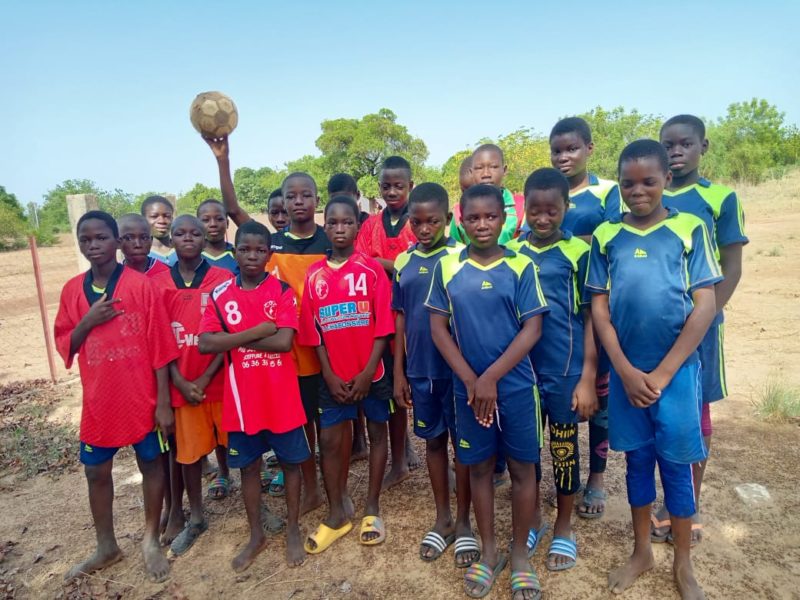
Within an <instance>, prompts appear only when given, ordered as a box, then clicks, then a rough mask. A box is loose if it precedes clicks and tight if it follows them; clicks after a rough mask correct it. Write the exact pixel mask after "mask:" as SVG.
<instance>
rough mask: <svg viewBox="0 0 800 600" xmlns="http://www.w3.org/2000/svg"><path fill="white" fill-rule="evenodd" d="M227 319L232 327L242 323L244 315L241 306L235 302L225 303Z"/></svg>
mask: <svg viewBox="0 0 800 600" xmlns="http://www.w3.org/2000/svg"><path fill="white" fill-rule="evenodd" d="M225 317H226V320H227V321H228V323H230V324H231V325H238V324H239V323H241V322H242V313H240V312H239V305H238V304H237V303H236V302H234V301H233V300H231V301H230V302H226V303H225Z"/></svg>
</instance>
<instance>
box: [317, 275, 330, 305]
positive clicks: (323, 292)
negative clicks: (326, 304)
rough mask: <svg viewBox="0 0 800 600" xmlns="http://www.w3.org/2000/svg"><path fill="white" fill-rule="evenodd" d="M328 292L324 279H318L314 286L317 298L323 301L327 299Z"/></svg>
mask: <svg viewBox="0 0 800 600" xmlns="http://www.w3.org/2000/svg"><path fill="white" fill-rule="evenodd" d="M328 290H329V288H328V282H327V281H325V280H324V279H318V280H317V283H316V285H315V286H314V292H315V293H316V294H317V298H319V299H320V300H325V298H327V297H328Z"/></svg>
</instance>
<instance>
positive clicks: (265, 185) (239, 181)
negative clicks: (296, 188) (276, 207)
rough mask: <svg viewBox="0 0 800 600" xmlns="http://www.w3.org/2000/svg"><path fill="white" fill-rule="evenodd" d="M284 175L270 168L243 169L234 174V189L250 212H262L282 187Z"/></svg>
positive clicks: (237, 196)
mask: <svg viewBox="0 0 800 600" xmlns="http://www.w3.org/2000/svg"><path fill="white" fill-rule="evenodd" d="M283 177H284V174H283V173H282V172H278V171H275V170H274V169H271V168H269V167H261V168H260V169H251V168H249V167H241V168H239V169H236V170H235V171H234V172H233V187H234V189H235V190H236V198H237V199H238V200H239V202H241V203H242V206H244V207H245V208H246V209H247V210H249V211H256V212H258V211H261V210H263V209H265V208H266V206H267V198H269V195H270V194H271V193H272V191H273V190H275V189H276V188H278V187H280V185H281V181H282V180H283Z"/></svg>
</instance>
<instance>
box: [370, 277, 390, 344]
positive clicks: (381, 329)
mask: <svg viewBox="0 0 800 600" xmlns="http://www.w3.org/2000/svg"><path fill="white" fill-rule="evenodd" d="M374 306H375V337H376V338H379V337H384V336H387V335H392V334H393V333H394V316H393V315H392V287H391V285H390V284H389V279H388V278H387V277H384V276H383V274H382V273H378V274H377V275H376V277H375V297H374Z"/></svg>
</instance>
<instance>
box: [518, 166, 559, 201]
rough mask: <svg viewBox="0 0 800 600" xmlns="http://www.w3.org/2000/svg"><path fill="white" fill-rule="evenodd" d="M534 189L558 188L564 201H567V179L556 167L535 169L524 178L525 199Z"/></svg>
mask: <svg viewBox="0 0 800 600" xmlns="http://www.w3.org/2000/svg"><path fill="white" fill-rule="evenodd" d="M534 190H558V191H559V192H560V193H561V197H562V198H564V202H569V181H567V178H566V177H565V176H564V174H563V173H562V172H561V171H559V170H558V169H553V168H551V167H547V168H544V169H536V170H535V171H534V172H533V173H531V174H530V175H528V178H527V179H526V180H525V200H526V201H527V199H528V195H529V194H530V193H531V192H532V191H534Z"/></svg>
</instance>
